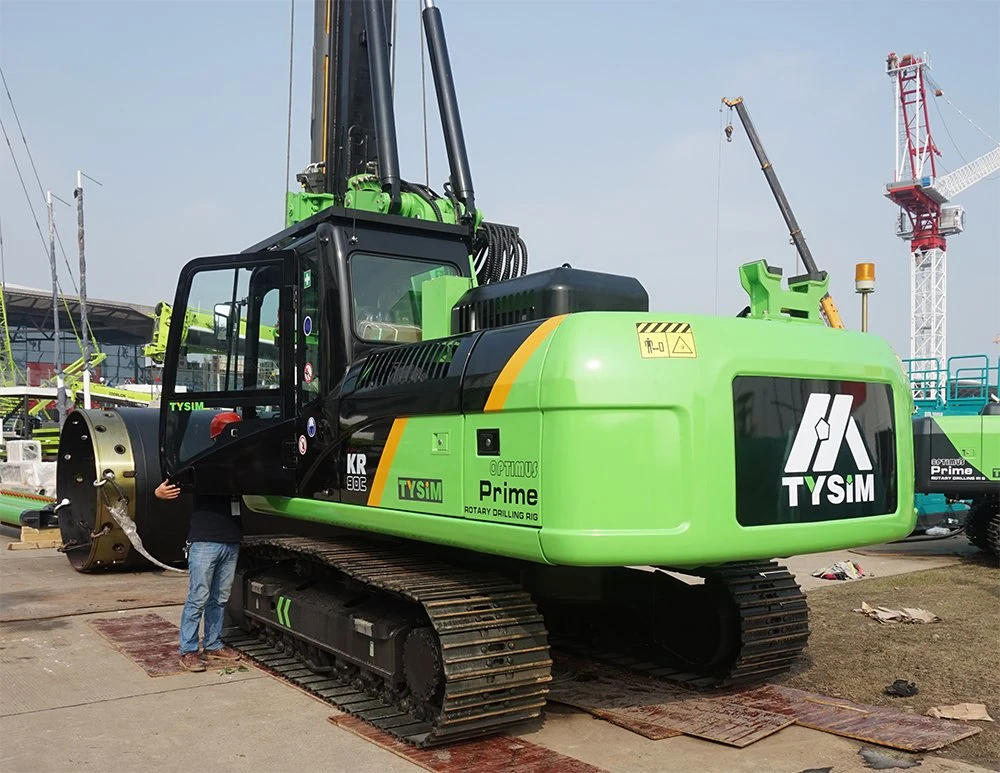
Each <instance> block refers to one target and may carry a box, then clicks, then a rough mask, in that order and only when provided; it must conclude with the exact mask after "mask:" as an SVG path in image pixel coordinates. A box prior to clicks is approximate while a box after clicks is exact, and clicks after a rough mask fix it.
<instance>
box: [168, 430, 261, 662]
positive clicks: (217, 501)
mask: <svg viewBox="0 0 1000 773" xmlns="http://www.w3.org/2000/svg"><path fill="white" fill-rule="evenodd" d="M234 421H240V416H239V414H237V413H234V412H232V411H226V412H224V413H219V414H217V415H216V416H214V417H213V418H212V422H211V424H210V425H209V435H210V436H211V437H212V439H213V440H214V439H215V438H217V437H218V436H219V434H220V433H221V432H222V430H223V429H224V428H225V426H226V425H227V424H229V423H231V422H234ZM154 493H155V494H156V496H157V497H158V498H159V499H176V498H177V497H178V496H179V495H180V493H181V491H180V488H179V487H177V486H175V485H174V484H172V483H170V481H169V480H165V481H163V482H162V483H161V484H160V485H159V486H157V487H156V491H155V492H154ZM192 504H193V507H192V511H191V529H190V531H189V532H188V545H189V548H188V574H189V576H190V580H189V584H188V595H187V600H186V601H185V602H184V611H183V612H182V614H181V635H180V654H181V665H182V666H183V667H184V668H186V669H187V670H188V671H204V670H205V663H204V662H203V660H202V657H204V659H205V660H208V661H213V660H215V661H235V660H239V659H240V657H241V655H240V653H239V652H237V651H236V650H234V649H233V648H232V647H227V646H225V645H224V644H223V643H222V638H221V637H222V621H223V613H224V611H225V607H226V602H227V601H229V592H230V590H231V589H232V586H233V578H234V577H235V575H236V559H237V558H238V557H239V553H240V540H241V539H242V537H243V529H242V526H241V524H240V520H239V500H238V499H234V498H233V497H231V496H229V495H227V494H195V495H194V497H193V498H192ZM202 617H204V620H205V630H204V638H203V640H202V646H203V648H204V655H203V656H199V654H198V628H199V627H200V625H201V621H202Z"/></svg>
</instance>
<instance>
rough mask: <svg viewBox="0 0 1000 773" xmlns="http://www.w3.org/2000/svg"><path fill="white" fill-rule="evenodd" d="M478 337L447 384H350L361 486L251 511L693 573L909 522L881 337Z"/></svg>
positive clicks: (691, 320)
mask: <svg viewBox="0 0 1000 773" xmlns="http://www.w3.org/2000/svg"><path fill="white" fill-rule="evenodd" d="M470 336H472V338H465V337H463V339H462V340H463V343H462V344H460V345H459V347H458V348H457V349H456V351H461V352H468V349H469V347H471V353H468V354H467V356H466V355H463V356H461V357H459V356H456V357H455V359H454V361H453V363H452V365H451V366H450V367H451V369H450V370H449V371H448V378H447V379H445V380H444V381H439V382H437V383H434V382H421V381H419V380H417V381H413V379H412V367H411V369H410V370H409V371H407V373H409V374H410V375H409V376H407V379H408V381H407V383H406V384H405V385H404V386H403V389H405V390H406V392H407V396H406V399H402V392H401V391H400V392H394V391H393V389H392V381H393V379H392V378H383V377H381V376H380V379H381V382H384V383H383V386H382V387H380V390H383V391H382V392H381V393H380V394H378V395H376V394H375V393H374V392H371V393H369V395H368V397H366V396H365V395H364V394H362V392H363V391H364V390H357V391H356V392H354V393H352V392H351V391H350V390H349V389H348V390H345V392H344V398H343V400H344V403H343V404H344V405H345V406H348V407H350V410H349V411H345V413H344V414H343V416H347V415H348V414H350V415H356V416H357V417H364V421H361V420H360V418H359V419H358V421H357V423H356V424H355V425H354V426H355V429H354V430H352V432H351V434H350V436H349V440H348V442H347V443H346V444H345V446H344V449H343V453H344V456H342V457H340V459H341V461H340V462H339V463H340V464H342V466H343V467H344V472H345V474H347V475H351V474H354V475H357V474H358V469H359V467H358V466H359V464H361V465H362V466H363V468H364V473H365V476H366V477H365V480H364V487H365V489H366V490H365V491H358V490H356V489H357V486H355V487H353V489H354V490H350V491H348V490H346V489H345V490H344V491H343V492H342V494H343V499H344V504H342V503H337V502H334V501H320V500H316V499H305V498H303V499H295V500H285V499H280V498H275V497H253V498H248V499H247V503H248V504H249V505H250V506H251V507H252V508H254V509H259V510H262V511H265V512H271V513H275V514H280V515H285V516H289V517H293V518H304V519H307V520H312V521H317V522H323V523H329V524H333V525H340V526H346V527H353V528H361V529H365V530H371V531H377V532H381V533H384V534H391V535H394V536H400V537H406V538H411V539H418V540H426V541H430V542H437V543H441V544H447V545H453V546H460V547H466V548H469V549H472V550H480V551H484V552H489V553H495V554H499V555H505V556H511V557H516V558H522V559H526V560H530V561H537V562H545V563H553V564H561V565H574V566H622V565H636V564H653V565H667V566H676V567H695V566H702V565H706V564H714V563H721V562H726V561H737V560H751V559H757V558H773V557H776V556H786V555H791V554H795V553H803V552H813V551H820V550H833V549H837V548H842V547H848V546H851V545H859V544H871V543H875V542H879V541H884V540H890V539H896V538H899V537H902V536H905V535H906V534H908V533H909V532H910V531H911V530H912V527H913V521H914V511H913V507H912V495H913V488H912V459H913V449H912V444H911V436H910V433H909V431H908V430H909V422H910V411H911V406H910V401H909V398H908V394H909V392H908V389H907V386H906V384H905V381H904V379H903V374H902V371H901V370H900V368H899V363H898V360H897V359H896V357H895V355H894V354H893V353H892V351H891V349H890V348H889V347H888V345H887V344H885V342H883V341H881V340H880V339H878V338H876V337H874V336H866V335H862V334H856V333H850V332H847V331H843V330H831V329H829V328H825V327H822V326H819V325H809V324H801V323H781V322H764V321H756V320H737V319H725V318H715V317H694V316H689V317H685V318H683V319H676V320H674V319H666V318H664V317H662V316H655V317H654V316H652V315H649V314H642V313H636V314H632V313H621V312H619V313H611V312H585V313H577V314H571V315H567V316H560V317H555V318H550V319H549V320H546V321H545V322H542V323H537V322H535V323H529V324H526V325H522V326H517V328H516V329H513V328H510V329H504V330H502V331H501V330H498V331H485V332H480V333H474V334H470ZM491 339H493V341H494V343H493V344H491ZM456 368H457V369H458V370H456ZM349 378H350V377H349ZM362 381H363V379H362ZM446 383H447V387H450V388H452V389H454V388H456V387H457V386H458V384H459V383H460V384H461V387H460V389H461V394H462V412H459V411H458V410H457V409H452V410H451V411H449V410H447V409H446V410H445V412H444V413H441V414H434V415H428V414H429V413H430V410H425V407H426V408H428V409H430V408H431V406H433V405H435V404H437V405H444V404H447V403H449V402H451V401H453V400H454V397H447V396H445V395H441V394H440V391H441V390H443V389H445V388H446ZM748 385H749V386H748ZM762 385H767V386H766V388H764V387H763V386H762ZM422 392H426V394H427V395H428V396H427V397H422V398H420V399H415V398H416V396H417V395H418V394H421V393H422ZM393 395H395V396H393ZM748 395H755V397H754V405H753V406H751V407H750V408H748V406H747V405H746V399H747V396H748ZM792 395H795V398H794V400H792V401H791V402H789V400H790V399H791V396H792ZM785 403H788V404H787V405H786V404H785ZM452 404H454V403H452ZM779 408H780V410H779ZM748 410H750V411H751V412H757V413H761V414H764V413H771V414H774V417H773V418H772V419H771V420H770V423H769V424H768V427H769V428H768V429H767V430H766V432H765V435H764V436H763V437H761V438H757V437H755V436H754V435H753V433H750V435H748V434H747V432H745V431H743V429H741V430H740V431H737V424H738V423H740V422H743V423H745V422H746V421H747V416H746V413H747V411H748ZM807 419H808V421H807ZM820 420H822V421H820ZM751 423H753V422H751ZM765 423H766V422H765ZM804 425H808V426H805V428H803V426H804ZM821 425H825V426H821ZM817 427H818V429H817ZM897 428H905V431H897ZM817 432H820V433H821V434H816V433H817ZM810 433H812V434H810ZM800 436H801V437H800ZM748 442H749V443H750V444H749V445H747V443H748ZM366 444H367V445H366ZM755 444H756V445H755ZM359 448H363V449H365V450H362V451H359V450H358V449H359ZM796 449H797V450H796ZM793 452H794V453H793ZM358 453H362V454H363V456H364V458H363V460H360V459H359V458H358V457H357V456H353V457H350V456H348V454H358ZM756 456H760V457H767V458H768V459H769V460H770V462H769V463H768V464H766V465H764V466H761V465H760V464H759V463H758V462H759V461H760V460H759V459H756V458H755V457H756ZM793 456H794V457H795V459H798V460H799V461H798V462H795V463H794V464H793V461H794V460H793ZM800 458H801V459H800ZM741 459H742V461H741ZM802 459H804V461H802ZM352 465H353V467H352ZM796 465H798V466H796ZM800 468H801V469H800ZM748 476H749V478H748ZM754 476H757V477H758V478H760V477H761V476H763V478H766V479H761V480H754V479H753V478H754ZM789 478H791V479H793V480H789ZM798 478H801V480H798ZM748 479H749V480H750V484H749V488H748V484H747V480H748ZM741 480H742V481H743V483H742V484H741V483H740V481H741ZM741 486H742V489H741ZM744 489H746V490H744ZM748 490H750V491H753V492H755V494H754V496H753V497H751V500H752V501H749V500H748V499H747V497H748V494H747V491H748ZM817 490H818V492H819V493H818V494H817ZM762 492H763V493H762ZM793 493H794V495H795V501H793ZM814 499H815V500H816V502H815V504H814ZM346 503H351V504H346Z"/></svg>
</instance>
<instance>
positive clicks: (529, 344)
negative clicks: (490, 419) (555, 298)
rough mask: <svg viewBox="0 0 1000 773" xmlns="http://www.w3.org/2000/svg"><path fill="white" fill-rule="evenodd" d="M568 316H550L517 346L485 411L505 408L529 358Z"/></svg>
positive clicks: (493, 390) (488, 400) (495, 383)
mask: <svg viewBox="0 0 1000 773" xmlns="http://www.w3.org/2000/svg"><path fill="white" fill-rule="evenodd" d="M566 317H567V315H566V314H560V315H559V316H558V317H550V318H549V319H547V320H545V321H544V322H543V323H542V324H541V325H539V326H538V327H537V328H535V329H534V331H532V333H531V335H530V336H528V337H527V338H526V339H524V343H522V344H521V345H520V346H519V347H517V351H515V352H514V354H512V355H511V358H510V359H509V360H507V364H506V365H504V366H503V370H501V371H500V375H499V376H497V380H496V382H494V384H493V388H492V389H491V390H490V396H489V397H488V398H486V406H485V407H484V408H483V411H484V412H487V413H488V412H490V411H500V410H503V406H504V403H506V402H507V396H508V395H509V394H510V388H511V387H512V386H514V382H515V381H516V380H517V377H518V375H520V373H521V370H522V368H524V365H525V363H527V361H528V358H529V357H531V355H532V354H534V353H535V350H536V349H537V348H538V347H539V346H541V345H542V342H543V341H544V340H545V339H546V338H548V336H549V333H551V332H552V331H553V330H555V329H556V328H557V327H559V325H560V324H562V321H563V320H564V319H566Z"/></svg>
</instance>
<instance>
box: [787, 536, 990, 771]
mask: <svg viewBox="0 0 1000 773" xmlns="http://www.w3.org/2000/svg"><path fill="white" fill-rule="evenodd" d="M859 563H861V565H862V566H864V562H863V560H860V561H859ZM808 599H809V610H810V621H811V629H812V633H811V635H810V639H809V646H808V648H807V650H806V653H805V657H804V658H803V659H802V666H801V667H800V668H799V669H798V670H796V671H795V672H793V673H792V674H791V675H790V676H789V677H788V678H787V679H785V680H782V683H784V684H787V685H788V686H790V687H799V688H801V689H805V690H813V691H816V692H821V693H825V694H827V695H831V696H835V697H843V698H847V699H849V700H853V701H858V702H859V703H869V704H874V705H877V706H892V707H894V708H897V709H902V710H904V711H913V712H915V713H917V714H924V713H925V712H926V711H927V709H929V708H930V707H932V706H941V705H951V704H956V703H966V702H968V703H985V704H986V709H987V712H988V713H989V715H990V716H991V717H993V719H994V720H996V721H994V722H985V721H978V722H970V724H972V725H973V726H975V727H978V728H980V729H981V730H982V732H981V733H978V734H977V735H974V736H972V737H971V738H966V739H964V740H961V741H958V742H957V743H954V744H952V745H950V746H947V747H945V748H944V749H941V750H939V751H937V752H932V754H936V755H940V756H942V757H947V758H950V759H956V760H962V761H965V762H969V763H973V764H976V765H982V766H985V767H988V768H991V769H994V770H1000V570H998V569H997V568H996V565H995V563H994V564H992V565H991V564H990V562H989V560H988V559H987V558H986V557H985V555H984V556H983V557H982V558H979V557H978V556H977V557H974V558H971V557H970V558H965V559H963V561H962V562H961V563H960V564H957V565H955V566H949V567H945V568H941V569H930V570H926V571H922V572H914V573H912V574H907V575H897V576H893V577H883V578H873V579H871V580H865V581H863V582H853V583H850V582H849V583H845V584H843V585H841V586H837V587H831V588H824V589H823V590H818V591H812V592H810V593H809V594H808ZM862 601H867V602H868V603H869V604H870V605H872V606H886V607H891V608H893V609H899V608H900V607H903V606H906V607H922V608H923V609H927V610H929V611H931V612H933V613H934V614H936V615H937V616H938V617H940V618H941V622H938V623H929V624H903V623H879V622H877V621H875V620H873V619H871V618H869V617H867V616H866V615H863V614H861V613H859V612H854V611H852V610H854V609H856V608H859V607H860V606H861V602H862ZM895 679H905V680H907V681H909V682H914V683H916V685H917V687H918V688H919V692H918V693H917V694H916V695H914V696H912V697H910V698H896V697H891V696H888V695H885V694H884V693H883V690H884V688H885V687H886V686H888V685H890V684H891V683H892V682H893V681H894V680H895Z"/></svg>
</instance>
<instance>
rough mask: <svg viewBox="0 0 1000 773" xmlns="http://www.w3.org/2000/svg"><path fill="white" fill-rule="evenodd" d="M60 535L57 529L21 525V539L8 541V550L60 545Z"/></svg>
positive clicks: (36, 548) (38, 548)
mask: <svg viewBox="0 0 1000 773" xmlns="http://www.w3.org/2000/svg"><path fill="white" fill-rule="evenodd" d="M62 544H63V543H62V536H61V535H60V534H59V529H56V528H53V529H35V528H32V527H31V526H22V527H21V541H20V542H11V543H8V545H7V549H8V550H40V549H43V548H59V547H62Z"/></svg>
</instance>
